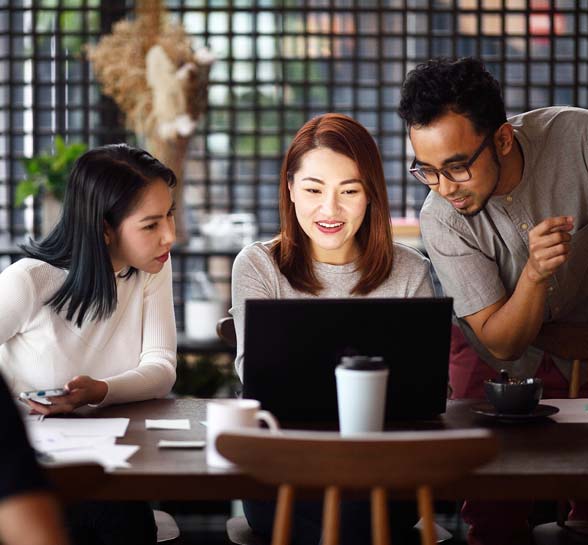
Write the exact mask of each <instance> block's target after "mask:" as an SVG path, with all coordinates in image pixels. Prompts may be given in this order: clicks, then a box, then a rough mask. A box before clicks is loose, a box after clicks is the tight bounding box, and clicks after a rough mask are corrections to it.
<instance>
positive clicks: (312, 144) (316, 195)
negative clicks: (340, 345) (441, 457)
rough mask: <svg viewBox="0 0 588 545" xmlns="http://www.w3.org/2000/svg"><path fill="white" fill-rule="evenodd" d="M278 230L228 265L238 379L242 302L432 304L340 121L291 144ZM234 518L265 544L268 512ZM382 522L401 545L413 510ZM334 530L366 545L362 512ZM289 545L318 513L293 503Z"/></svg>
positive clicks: (347, 506)
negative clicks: (422, 300)
mask: <svg viewBox="0 0 588 545" xmlns="http://www.w3.org/2000/svg"><path fill="white" fill-rule="evenodd" d="M280 222H281V230H280V234H279V235H278V236H277V237H276V238H275V239H273V240H270V241H268V242H255V243H253V244H251V245H249V246H247V247H245V248H244V249H243V250H242V251H241V252H240V254H239V255H238V256H237V258H236V260H235V263H234V265H233V277H232V297H233V299H232V304H233V306H232V309H231V311H230V312H231V314H232V315H233V317H234V320H235V330H236V334H237V357H236V368H237V372H238V374H239V376H240V377H242V376H243V347H244V326H245V319H246V317H245V300H246V299H277V298H280V299H292V298H311V297H331V298H346V297H419V296H421V297H431V296H433V295H434V290H433V286H432V282H431V277H430V270H429V262H428V260H426V259H425V258H424V257H422V256H421V255H420V254H419V253H418V252H417V251H416V250H413V249H411V248H409V247H406V246H403V245H401V244H393V242H392V233H391V229H390V212H389V205H388V199H387V192H386V183H385V179H384V173H383V168H382V162H381V159H380V154H379V151H378V148H377V146H376V144H375V142H374V140H373V139H372V137H371V136H370V134H369V133H368V131H367V130H366V129H365V128H364V127H363V126H362V125H360V124H359V123H357V122H356V121H354V120H353V119H351V118H349V117H347V116H344V115H340V114H325V115H322V116H319V117H316V118H314V119H311V120H310V121H308V122H307V123H306V124H305V125H304V126H303V127H302V128H301V129H300V130H299V131H298V133H297V134H296V136H295V137H294V140H293V142H292V144H291V145H290V147H289V149H288V151H287V152H286V156H285V158H284V161H283V164H282V169H281V173H280ZM309 380H311V379H310V378H309ZM244 509H245V514H246V516H247V519H248V521H249V524H250V525H251V527H252V528H253V529H254V530H255V531H257V532H259V533H261V534H264V535H270V533H271V524H272V521H273V505H272V504H269V503H263V502H244ZM390 512H391V514H393V516H394V515H395V518H394V521H393V523H392V530H393V534H394V532H395V531H396V532H397V533H398V535H399V536H401V537H400V538H399V537H397V539H395V540H394V541H395V542H396V543H398V539H400V542H401V543H402V542H403V541H402V539H403V538H402V534H403V533H408V529H409V528H410V527H411V526H412V525H413V524H414V523H415V522H416V514H415V510H414V505H413V504H412V503H406V504H395V505H394V506H393V507H392V508H391V510H390ZM342 521H343V529H342V532H341V536H342V537H343V540H344V543H361V542H367V541H368V540H369V517H368V508H367V506H366V505H365V504H364V503H363V502H347V503H344V506H343V511H342ZM351 521H353V523H352V522H351ZM293 537H294V543H297V544H301V543H304V544H313V545H317V544H318V543H319V540H320V506H318V505H317V504H314V503H311V502H307V503H305V502H299V504H298V505H297V518H296V524H295V525H294V534H293ZM393 537H394V535H393Z"/></svg>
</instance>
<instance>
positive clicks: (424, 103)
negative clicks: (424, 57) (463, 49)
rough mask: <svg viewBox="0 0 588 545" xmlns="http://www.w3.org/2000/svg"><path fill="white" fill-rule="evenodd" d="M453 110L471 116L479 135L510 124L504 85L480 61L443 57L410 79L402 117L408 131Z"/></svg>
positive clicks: (423, 66)
mask: <svg viewBox="0 0 588 545" xmlns="http://www.w3.org/2000/svg"><path fill="white" fill-rule="evenodd" d="M449 111H451V112H455V113H457V114H461V115H464V116H465V117H467V118H468V119H469V120H470V121H471V122H472V124H473V126H474V128H475V130H476V132H477V133H478V134H490V133H492V132H494V131H495V130H496V129H497V128H498V127H500V125H502V124H503V123H505V122H506V111H505V108H504V101H503V99H502V92H501V89H500V84H499V83H498V82H497V81H496V80H495V79H494V77H493V76H492V75H491V74H490V73H489V72H488V71H487V70H486V68H485V67H484V64H483V63H482V61H480V60H479V59H475V58H473V57H465V58H462V59H458V60H451V59H446V58H440V57H439V58H435V59H431V60H429V61H427V62H425V63H422V64H419V65H417V66H416V68H415V69H414V70H411V71H410V72H409V73H408V75H407V76H406V79H405V80H404V83H403V84H402V95H401V99H400V106H399V108H398V115H400V117H401V118H402V119H403V120H404V121H405V122H406V125H407V127H408V128H410V127H415V128H418V127H426V126H427V125H429V124H430V123H432V122H433V121H435V120H436V119H437V118H439V117H440V116H442V115H443V114H445V113H446V112H449Z"/></svg>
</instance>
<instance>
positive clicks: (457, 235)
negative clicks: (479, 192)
mask: <svg viewBox="0 0 588 545" xmlns="http://www.w3.org/2000/svg"><path fill="white" fill-rule="evenodd" d="M509 121H510V123H511V124H512V125H513V127H514V131H515V137H516V139H517V141H518V142H519V144H520V145H521V148H522V152H523V156H524V170H523V176H522V179H521V181H520V183H519V184H518V185H517V187H516V188H515V189H514V190H513V191H512V192H511V193H509V194H508V195H500V196H495V197H491V198H490V200H489V201H488V203H487V205H486V207H485V208H484V210H482V212H480V213H479V214H478V215H476V216H474V217H465V216H462V215H460V214H459V213H458V212H456V211H455V210H454V209H453V207H452V206H451V204H450V203H448V202H447V201H445V199H443V198H442V197H440V196H439V195H438V194H437V193H435V192H433V191H431V192H430V193H429V195H428V197H427V199H426V201H425V204H424V205H423V208H422V210H421V230H422V234H423V240H424V243H425V247H426V248H427V251H428V253H429V257H430V258H431V261H432V263H433V265H434V267H435V270H436V271H437V274H438V276H439V279H440V281H441V284H442V286H443V289H444V291H445V293H446V294H447V295H448V296H451V297H453V298H454V311H455V314H456V315H457V317H458V318H461V317H464V316H468V315H470V314H474V313H476V312H478V311H480V310H482V309H484V308H486V307H488V306H490V305H492V304H493V303H496V302H497V301H498V300H499V299H501V298H502V297H503V296H505V295H506V296H510V295H511V294H512V293H513V291H514V289H515V287H516V284H517V282H518V280H519V277H520V275H521V272H522V270H523V267H524V266H525V264H526V262H527V259H528V256H529V238H528V231H529V230H530V229H532V228H533V227H535V226H536V225H537V224H538V223H540V222H541V221H543V220H544V219H546V218H549V217H554V216H566V215H567V216H573V217H574V229H573V231H572V241H571V251H570V254H569V258H568V260H567V262H566V263H564V264H563V265H562V266H561V267H560V268H559V269H558V270H557V272H556V274H555V275H554V276H553V277H552V278H551V279H550V281H549V282H550V284H549V286H548V297H547V304H546V305H545V313H544V322H588V110H584V109H579V108H568V107H563V108H560V107H554V108H543V109H539V110H534V111H531V112H527V113H525V114H521V115H517V116H515V117H513V118H511V119H509ZM459 322H460V326H461V327H462V330H463V331H464V333H465V334H466V336H467V337H468V339H469V340H470V342H471V343H472V345H473V346H474V347H475V348H476V350H477V351H478V353H479V354H480V356H481V357H482V359H484V360H485V361H486V362H487V363H489V364H490V365H491V366H492V367H494V368H495V369H497V370H498V369H500V367H503V366H504V364H503V363H501V362H500V361H499V360H497V359H495V358H494V357H493V356H492V355H491V354H490V353H489V352H488V351H487V350H486V349H485V347H484V346H483V345H482V344H481V343H480V342H479V341H478V339H477V338H476V336H475V335H474V333H473V331H472V330H471V329H470V328H469V326H468V325H467V323H466V322H465V321H464V320H461V319H460V320H459ZM542 356H543V352H542V351H541V350H539V349H537V348H535V347H532V346H531V347H529V349H528V350H527V351H526V353H525V354H524V355H523V356H522V357H521V358H520V359H519V360H516V361H515V362H513V363H512V367H511V368H512V371H513V373H515V374H518V375H526V376H531V375H533V374H534V373H535V372H536V370H537V367H538V366H539V363H540V362H541V358H542ZM554 360H555V362H556V364H557V365H558V367H559V368H560V370H561V371H562V372H563V374H564V375H565V376H566V377H568V378H569V376H570V373H571V362H570V361H566V360H563V359H561V358H556V357H554Z"/></svg>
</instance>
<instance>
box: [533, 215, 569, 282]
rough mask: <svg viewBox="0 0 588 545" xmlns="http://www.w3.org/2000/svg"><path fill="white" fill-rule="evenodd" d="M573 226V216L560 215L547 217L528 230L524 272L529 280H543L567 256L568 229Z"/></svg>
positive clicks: (553, 271)
mask: <svg viewBox="0 0 588 545" xmlns="http://www.w3.org/2000/svg"><path fill="white" fill-rule="evenodd" d="M573 227H574V218H572V217H571V216H560V217H557V218H547V219H546V220H543V221H542V222H541V223H539V224H538V225H536V226H535V227H534V228H533V229H531V230H530V231H529V259H528V261H527V265H526V266H525V272H526V274H527V277H528V278H529V280H531V282H534V283H536V284H541V283H543V282H545V280H547V279H548V278H549V277H550V276H551V275H552V274H553V273H555V271H556V270H557V269H558V268H559V267H560V266H561V265H562V264H563V263H565V261H566V260H567V258H568V253H569V251H570V240H571V239H572V236H571V235H570V233H569V231H571V229H572V228H573Z"/></svg>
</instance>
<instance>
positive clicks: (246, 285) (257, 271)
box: [229, 246, 277, 381]
mask: <svg viewBox="0 0 588 545" xmlns="http://www.w3.org/2000/svg"><path fill="white" fill-rule="evenodd" d="M271 259H272V258H271V256H269V255H266V254H265V252H264V250H262V249H261V248H259V247H258V246H248V247H246V248H244V249H243V250H241V252H240V253H239V255H238V256H237V257H236V259H235V262H234V263H233V274H232V280H231V291H232V307H231V309H230V310H229V313H230V314H231V316H233V319H234V321H235V333H236V335H237V356H236V358H235V369H236V370H237V375H239V378H240V379H241V381H243V353H244V351H245V301H246V300H247V299H275V298H276V297H277V294H276V289H275V288H274V287H273V286H272V283H271V277H272V262H271Z"/></svg>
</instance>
